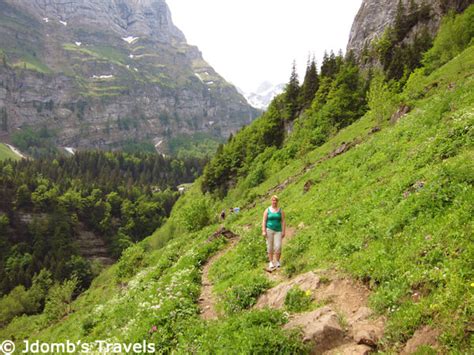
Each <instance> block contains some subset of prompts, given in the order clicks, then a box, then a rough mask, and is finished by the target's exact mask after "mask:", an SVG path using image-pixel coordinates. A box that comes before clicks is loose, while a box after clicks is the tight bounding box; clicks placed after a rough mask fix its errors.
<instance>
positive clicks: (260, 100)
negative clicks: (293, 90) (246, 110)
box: [243, 81, 286, 110]
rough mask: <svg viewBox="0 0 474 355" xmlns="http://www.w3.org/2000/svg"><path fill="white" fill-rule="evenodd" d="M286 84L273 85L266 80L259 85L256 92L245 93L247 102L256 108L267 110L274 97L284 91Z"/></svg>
mask: <svg viewBox="0 0 474 355" xmlns="http://www.w3.org/2000/svg"><path fill="white" fill-rule="evenodd" d="M285 85H286V84H278V85H273V84H272V83H270V82H268V81H265V82H263V83H261V84H260V85H259V87H258V88H257V90H256V91H255V92H251V93H244V94H243V95H244V96H245V98H246V99H247V102H248V103H249V104H250V105H251V106H252V107H255V108H258V109H260V110H266V109H267V107H268V105H270V102H271V101H272V100H273V98H274V97H275V96H277V95H279V94H281V93H282V92H283V90H284V89H285Z"/></svg>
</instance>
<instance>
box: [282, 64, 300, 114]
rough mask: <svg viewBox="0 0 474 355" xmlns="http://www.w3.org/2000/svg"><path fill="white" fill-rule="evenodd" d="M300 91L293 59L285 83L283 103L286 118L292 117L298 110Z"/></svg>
mask: <svg viewBox="0 0 474 355" xmlns="http://www.w3.org/2000/svg"><path fill="white" fill-rule="evenodd" d="M299 93H300V83H299V80H298V74H297V73H296V63H295V62H294V61H293V67H292V69H291V75H290V81H289V83H288V84H287V85H286V90H285V103H286V105H285V106H286V111H287V114H288V118H289V119H290V120H292V119H294V118H295V116H296V112H298V109H299V105H298V98H299Z"/></svg>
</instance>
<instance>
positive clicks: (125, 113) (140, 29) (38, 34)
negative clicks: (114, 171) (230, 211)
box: [0, 0, 258, 148]
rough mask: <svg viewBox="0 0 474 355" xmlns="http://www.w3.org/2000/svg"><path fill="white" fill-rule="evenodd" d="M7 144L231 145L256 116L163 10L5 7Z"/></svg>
mask: <svg viewBox="0 0 474 355" xmlns="http://www.w3.org/2000/svg"><path fill="white" fill-rule="evenodd" d="M0 9H1V12H0V43H1V44H0V57H1V58H2V61H1V62H0V118H1V126H0V129H1V131H2V135H3V136H7V138H8V136H10V135H11V134H12V133H15V132H17V130H18V129H23V128H25V127H33V128H35V129H36V128H38V127H46V129H47V130H49V131H50V132H51V134H53V135H54V137H55V140H56V143H57V144H58V145H61V146H68V147H75V148H77V147H103V148H113V147H117V146H121V145H122V144H123V143H124V142H126V141H130V140H133V141H137V142H147V143H153V144H156V143H158V142H160V141H163V140H166V139H167V138H169V137H173V136H175V135H177V134H189V135H192V134H195V133H197V132H201V133H202V132H205V133H207V134H209V135H210V136H216V137H223V138H227V137H228V135H229V134H230V133H232V132H235V131H236V130H238V129H239V128H240V127H241V126H243V125H245V124H248V123H250V122H251V121H252V120H253V119H254V118H255V117H256V116H257V115H258V111H257V110H255V109H253V108H252V107H250V106H249V105H248V104H247V103H246V101H245V99H244V98H243V97H242V96H241V95H240V94H239V93H238V92H237V91H236V89H235V87H233V86H232V85H230V84H228V83H227V82H226V81H225V80H224V79H223V78H222V77H221V76H220V75H219V74H217V73H216V72H215V71H214V69H213V68H212V67H210V66H209V64H207V63H206V62H205V61H204V60H203V58H202V55H201V53H200V52H199V50H198V48H197V47H194V46H190V45H188V44H187V43H186V39H185V36H184V35H183V33H182V32H181V31H180V30H179V29H178V28H176V26H174V24H173V22H172V18H171V14H170V11H169V9H168V6H167V4H166V2H165V1H164V0H101V1H99V0H67V1H66V0H58V1H52V0H0Z"/></svg>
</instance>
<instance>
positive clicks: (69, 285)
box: [44, 277, 78, 321]
mask: <svg viewBox="0 0 474 355" xmlns="http://www.w3.org/2000/svg"><path fill="white" fill-rule="evenodd" d="M77 283H78V281H77V279H76V278H75V277H73V278H72V279H71V280H66V281H64V282H63V283H62V284H59V283H56V284H55V285H53V287H51V289H50V290H49V293H48V297H47V298H46V305H45V307H44V314H45V316H46V319H47V320H49V321H55V320H59V319H61V318H62V317H64V316H66V315H68V314H69V313H71V310H72V309H71V303H72V300H73V294H74V291H75V290H76V286H77Z"/></svg>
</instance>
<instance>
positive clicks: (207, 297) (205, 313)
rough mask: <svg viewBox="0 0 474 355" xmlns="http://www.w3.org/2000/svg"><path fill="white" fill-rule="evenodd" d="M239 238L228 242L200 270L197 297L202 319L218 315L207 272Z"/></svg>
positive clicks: (213, 317) (214, 317)
mask: <svg viewBox="0 0 474 355" xmlns="http://www.w3.org/2000/svg"><path fill="white" fill-rule="evenodd" d="M239 240H240V238H238V237H237V238H233V239H230V240H229V244H228V245H226V247H225V248H224V249H222V250H220V251H219V252H218V253H216V254H214V255H213V256H211V257H210V258H209V259H208V260H207V262H206V264H205V265H204V267H203V269H202V279H201V280H202V287H201V296H200V297H199V301H198V304H199V308H200V310H201V318H203V319H216V318H217V316H218V314H217V312H216V309H215V305H216V301H215V299H214V294H213V293H212V283H211V281H210V280H209V270H210V269H211V266H212V265H213V264H214V262H215V261H216V260H217V259H219V258H220V257H221V256H222V255H224V254H225V253H227V252H228V251H229V250H230V249H232V248H233V247H234V246H235V245H236V244H237V243H238V242H239Z"/></svg>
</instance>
